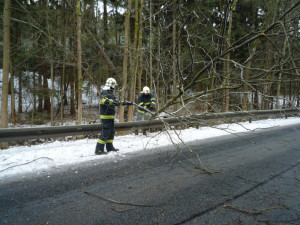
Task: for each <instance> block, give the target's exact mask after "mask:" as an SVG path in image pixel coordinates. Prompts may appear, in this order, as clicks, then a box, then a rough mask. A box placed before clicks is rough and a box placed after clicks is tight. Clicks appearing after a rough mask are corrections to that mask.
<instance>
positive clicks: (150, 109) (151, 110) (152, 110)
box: [148, 107, 156, 112]
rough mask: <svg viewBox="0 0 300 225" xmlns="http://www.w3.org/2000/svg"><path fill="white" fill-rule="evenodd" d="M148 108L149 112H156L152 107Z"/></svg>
mask: <svg viewBox="0 0 300 225" xmlns="http://www.w3.org/2000/svg"><path fill="white" fill-rule="evenodd" d="M148 110H149V111H150V112H156V109H155V108H154V107H149V108H148Z"/></svg>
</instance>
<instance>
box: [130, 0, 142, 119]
mask: <svg viewBox="0 0 300 225" xmlns="http://www.w3.org/2000/svg"><path fill="white" fill-rule="evenodd" d="M134 11H135V13H134V14H135V15H134V18H135V23H134V25H135V26H134V39H133V51H132V65H131V66H130V75H131V85H130V89H129V90H130V91H129V100H130V101H132V102H133V101H134V100H135V90H136V81H137V74H138V73H137V71H138V70H137V68H138V49H137V46H138V34H139V28H140V25H139V0H135V10H134ZM133 112H134V108H133V106H132V105H131V106H128V121H132V119H133Z"/></svg>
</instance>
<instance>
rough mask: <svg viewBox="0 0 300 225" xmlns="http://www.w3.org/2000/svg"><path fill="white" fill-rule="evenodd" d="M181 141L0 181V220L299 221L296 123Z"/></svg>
mask: <svg viewBox="0 0 300 225" xmlns="http://www.w3.org/2000/svg"><path fill="white" fill-rule="evenodd" d="M189 146H190V147H191V150H192V151H193V153H190V152H189V150H188V149H182V151H178V150H174V147H172V148H164V149H157V150H155V151H151V152H150V151H149V152H147V151H145V152H144V153H143V154H141V153H139V154H136V155H134V154H132V155H131V156H130V157H126V158H122V160H121V157H120V160H113V161H110V162H109V161H108V162H101V159H103V158H101V157H105V156H101V157H98V158H97V161H93V162H90V163H88V164H86V165H82V166H80V167H79V166H78V167H76V168H75V166H74V167H72V168H69V169H66V170H65V171H56V172H52V173H51V174H50V175H48V176H40V177H32V178H30V179H23V180H17V181H12V182H9V183H1V181H0V224H10V225H12V224H23V225H25V224H56V225H57V224H73V225H76V224H78V225H79V224H80V225H83V224H87V225H88V224H99V225H100V224H101V225H102V224H122V225H126V224H128V225H129V224H130V225H132V224H147V225H149V224H168V225H170V224H205V225H207V224H285V225H286V224H300V126H299V125H297V126H296V125H295V126H286V127H280V128H272V129H265V130H263V131H258V130H257V131H255V132H249V133H247V134H239V135H238V136H230V137H229V136H228V137H221V138H217V139H216V138H214V139H208V140H205V141H199V142H193V143H190V145H189ZM195 153H198V156H199V158H198V157H197V154H195ZM204 167H205V169H207V170H208V171H209V172H210V173H208V172H207V171H204V170H203V169H204ZM199 168H200V169H199Z"/></svg>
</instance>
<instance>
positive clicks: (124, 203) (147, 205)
mask: <svg viewBox="0 0 300 225" xmlns="http://www.w3.org/2000/svg"><path fill="white" fill-rule="evenodd" d="M82 192H83V193H85V194H88V195H90V196H94V197H97V198H100V199H102V200H104V201H107V202H111V203H115V204H119V205H131V206H138V207H157V206H159V205H161V204H163V203H165V202H167V201H169V200H170V199H171V198H173V197H174V196H175V194H176V193H174V194H173V195H171V197H170V198H168V199H167V200H165V201H162V202H159V203H157V204H136V203H130V202H119V201H116V200H113V199H109V198H106V197H103V196H102V195H99V194H96V193H93V192H90V191H86V190H82Z"/></svg>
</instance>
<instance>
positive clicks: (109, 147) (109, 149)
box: [106, 143, 119, 152]
mask: <svg viewBox="0 0 300 225" xmlns="http://www.w3.org/2000/svg"><path fill="white" fill-rule="evenodd" d="M106 150H107V152H117V151H119V149H117V148H115V147H114V146H113V144H112V143H106Z"/></svg>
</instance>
